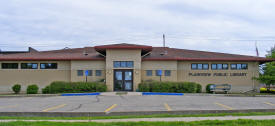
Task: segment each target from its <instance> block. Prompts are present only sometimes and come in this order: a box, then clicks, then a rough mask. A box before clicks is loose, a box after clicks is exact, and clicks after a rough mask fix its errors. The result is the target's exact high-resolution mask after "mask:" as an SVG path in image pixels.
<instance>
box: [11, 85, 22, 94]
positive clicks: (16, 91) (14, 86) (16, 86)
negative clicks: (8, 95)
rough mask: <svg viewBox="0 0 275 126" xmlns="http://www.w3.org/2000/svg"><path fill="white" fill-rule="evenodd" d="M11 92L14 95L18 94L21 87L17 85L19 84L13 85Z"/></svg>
mask: <svg viewBox="0 0 275 126" xmlns="http://www.w3.org/2000/svg"><path fill="white" fill-rule="evenodd" d="M12 90H13V92H14V93H15V94H18V93H19V92H20V91H21V85H19V84H15V85H13V86H12Z"/></svg>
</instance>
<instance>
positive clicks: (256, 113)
mask: <svg viewBox="0 0 275 126" xmlns="http://www.w3.org/2000/svg"><path fill="white" fill-rule="evenodd" d="M256 115H275V112H250V113H216V114H192V115H187V114H186V115H169V114H158V115H127V116H126V115H125V116H97V117H6V116H0V119H2V120H7V119H18V120H95V119H128V118H166V117H211V116H256Z"/></svg>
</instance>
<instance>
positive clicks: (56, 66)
mask: <svg viewBox="0 0 275 126" xmlns="http://www.w3.org/2000/svg"><path fill="white" fill-rule="evenodd" d="M42 64H45V68H42ZM46 64H47V65H48V64H56V68H55V67H54V68H47V66H46ZM40 69H58V63H40Z"/></svg>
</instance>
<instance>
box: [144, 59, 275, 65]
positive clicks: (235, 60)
mask: <svg viewBox="0 0 275 126" xmlns="http://www.w3.org/2000/svg"><path fill="white" fill-rule="evenodd" d="M142 61H227V62H230V61H232V62H259V63H260V64H263V63H266V62H272V61H275V59H274V58H273V59H272V58H251V59H239V58H143V59H142Z"/></svg>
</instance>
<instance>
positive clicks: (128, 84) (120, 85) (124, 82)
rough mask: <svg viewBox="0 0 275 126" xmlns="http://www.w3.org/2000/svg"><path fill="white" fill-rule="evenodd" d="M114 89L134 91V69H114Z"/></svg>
mask: <svg viewBox="0 0 275 126" xmlns="http://www.w3.org/2000/svg"><path fill="white" fill-rule="evenodd" d="M114 91H133V70H114Z"/></svg>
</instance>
